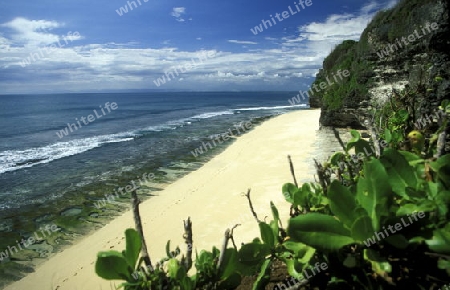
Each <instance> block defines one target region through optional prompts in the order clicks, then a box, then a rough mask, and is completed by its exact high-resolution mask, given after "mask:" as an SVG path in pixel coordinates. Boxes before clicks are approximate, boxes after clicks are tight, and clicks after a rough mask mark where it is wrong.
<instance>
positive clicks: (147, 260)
mask: <svg viewBox="0 0 450 290" xmlns="http://www.w3.org/2000/svg"><path fill="white" fill-rule="evenodd" d="M131 199H132V205H133V216H134V224H135V226H136V230H137V231H138V233H139V235H140V236H141V240H142V249H141V253H142V254H141V256H142V259H143V260H144V262H145V265H146V266H147V268H148V269H149V270H150V271H153V266H152V261H151V260H150V256H149V254H148V251H147V244H146V242H145V238H144V230H143V229H142V221H141V215H140V213H139V204H140V203H141V201H140V200H139V199H138V197H137V194H136V190H133V191H132V192H131Z"/></svg>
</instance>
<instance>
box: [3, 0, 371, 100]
mask: <svg viewBox="0 0 450 290" xmlns="http://www.w3.org/2000/svg"><path fill="white" fill-rule="evenodd" d="M376 9H377V7H376V6H374V4H373V3H372V2H371V3H369V4H367V5H365V6H364V7H363V8H361V10H360V11H359V13H355V14H341V15H337V14H334V15H330V16H329V17H328V18H326V19H325V20H324V21H323V22H312V23H309V24H306V25H303V26H300V27H299V30H298V34H297V35H293V36H290V37H284V38H281V37H280V38H274V37H272V38H268V37H266V38H265V39H264V40H263V41H261V42H264V44H266V43H267V42H269V41H270V42H272V44H271V47H270V48H261V46H259V45H258V43H257V42H253V41H245V40H235V39H230V40H227V41H228V42H229V43H236V44H245V45H250V44H251V45H252V48H251V49H247V50H245V51H242V52H229V51H223V50H221V49H216V50H205V51H200V50H199V51H184V50H180V49H178V48H177V47H175V46H174V45H173V44H170V42H169V40H167V42H166V45H167V46H169V45H170V46H171V47H163V48H157V49H156V48H151V47H142V46H139V44H138V43H90V44H84V45H81V44H77V42H72V43H71V44H70V45H67V46H65V47H62V48H60V47H57V48H56V49H55V50H54V51H53V52H52V53H51V54H48V55H45V57H43V58H40V59H38V60H36V61H34V62H33V63H31V64H30V65H29V66H27V67H21V65H20V63H21V61H22V60H23V59H25V58H27V57H29V56H30V54H33V53H37V52H38V51H37V48H36V47H37V46H30V45H29V44H31V43H34V45H37V43H36V42H37V41H38V40H39V39H41V38H40V37H41V36H44V38H43V39H44V40H41V42H40V43H39V45H41V46H42V45H48V44H51V43H54V41H55V40H59V39H60V38H61V37H60V36H58V35H56V34H55V33H54V32H53V31H56V30H59V29H60V28H61V26H62V24H61V23H57V22H54V21H48V20H26V19H15V20H13V21H11V22H8V23H5V24H2V27H7V28H8V29H11V31H12V32H13V33H11V34H7V33H2V34H0V48H1V49H2V53H1V54H0V68H2V70H0V74H2V75H5V76H17V75H20V79H26V80H27V82H26V85H24V83H23V82H19V81H17V82H12V81H2V80H1V79H2V78H1V76H2V75H0V86H2V92H3V93H8V92H24V91H25V92H32V91H35V90H44V89H45V88H51V89H53V90H63V91H65V90H73V91H77V90H78V91H80V90H102V89H155V88H156V87H155V85H154V83H153V81H154V80H156V79H157V78H159V77H161V76H163V75H164V74H165V72H167V71H168V70H171V69H173V68H176V67H179V66H185V65H187V64H190V63H192V59H194V60H197V65H196V66H194V67H192V68H191V69H190V70H188V71H186V72H185V73H180V74H179V76H177V79H178V80H179V81H171V82H168V83H166V84H165V85H164V86H163V87H161V88H164V89H183V90H184V89H188V90H189V89H192V90H197V89H204V90H208V89H211V90H214V89H227V88H230V87H233V88H241V87H239V86H242V87H244V86H246V87H245V88H262V85H267V86H271V88H277V87H278V88H280V87H282V88H289V89H304V87H303V86H304V83H307V82H308V80H310V79H311V76H315V74H316V73H317V71H318V69H319V68H320V67H321V66H322V62H323V59H324V57H325V56H327V55H328V54H329V52H330V51H331V50H332V49H333V47H334V46H335V45H336V44H338V43H340V42H341V41H342V40H345V39H358V38H359V36H360V34H361V32H362V30H363V29H364V27H366V24H367V22H369V21H370V19H371V18H372V16H373V14H374V12H375V10H376ZM185 11H186V9H185V8H184V7H175V8H174V9H173V11H172V16H174V17H175V18H182V16H183V15H184V14H185ZM20 23H21V24H23V25H19V24H20ZM52 29H53V31H52ZM8 32H9V31H8ZM36 34H38V35H36ZM40 34H43V35H40ZM38 36H39V37H38ZM201 39H202V38H201V37H198V38H197V40H201ZM19 40H20V41H19ZM42 41H43V42H42ZM25 44H27V45H25ZM3 48H6V49H3ZM201 53H209V55H210V57H208V58H206V59H204V60H203V61H198V59H199V58H198V57H199V54H201ZM56 75H57V76H58V77H56V78H55V76H56ZM181 79H182V81H180V80H181ZM235 85H236V87H234V86H235ZM299 86H301V87H299ZM297 87H298V88H297ZM27 90H28V91H27Z"/></svg>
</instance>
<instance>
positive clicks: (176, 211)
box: [4, 110, 320, 290]
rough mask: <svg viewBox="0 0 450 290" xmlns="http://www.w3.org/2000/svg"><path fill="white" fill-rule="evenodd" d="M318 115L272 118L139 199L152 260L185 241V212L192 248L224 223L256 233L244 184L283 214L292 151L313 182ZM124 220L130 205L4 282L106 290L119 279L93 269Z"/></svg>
mask: <svg viewBox="0 0 450 290" xmlns="http://www.w3.org/2000/svg"><path fill="white" fill-rule="evenodd" d="M319 115H320V110H299V111H294V112H289V113H286V114H282V115H279V116H276V117H273V118H271V119H269V120H268V121H265V122H263V123H262V124H259V125H258V126H256V127H255V128H253V129H252V130H251V131H249V132H247V133H246V134H244V135H242V136H239V138H237V140H236V141H235V142H233V143H232V144H230V145H229V146H227V147H226V148H225V149H224V150H223V151H221V152H219V153H218V154H217V155H216V156H214V157H212V159H210V160H209V161H207V162H206V163H205V164H203V166H201V167H200V168H198V169H197V170H195V171H192V172H190V173H188V174H187V175H185V176H183V177H181V178H180V179H178V180H177V181H175V182H173V183H172V184H170V185H167V186H166V187H165V188H164V189H163V190H162V191H159V192H157V194H156V195H155V196H153V197H152V198H150V199H147V200H146V201H145V202H143V203H142V204H141V207H140V210H141V215H142V221H143V226H144V234H145V235H146V237H147V244H148V247H149V253H150V256H151V258H152V260H153V261H158V260H159V259H160V258H162V257H163V254H164V252H165V251H164V247H165V244H166V242H167V240H171V244H172V245H179V246H181V247H183V245H184V241H183V239H182V234H183V220H186V219H187V218H188V217H190V218H191V220H192V223H193V235H194V248H196V249H197V250H201V249H208V250H210V248H211V247H212V246H213V245H216V246H219V245H220V244H221V242H222V238H223V234H224V232H225V230H226V229H227V228H230V227H232V226H233V225H234V224H237V223H240V224H242V225H241V226H240V227H238V228H237V229H236V230H235V239H236V242H237V243H240V242H248V241H249V240H250V239H251V238H253V237H256V236H259V232H258V227H257V226H255V222H254V220H253V217H252V215H251V212H250V210H249V209H248V203H247V201H246V199H245V198H244V197H242V196H241V193H243V192H245V191H246V190H247V189H248V188H251V189H252V201H253V203H254V206H255V210H256V211H257V213H258V215H261V216H264V215H268V214H270V206H269V202H270V201H271V200H272V201H273V202H274V203H275V205H276V206H277V207H278V208H279V209H280V214H281V217H282V220H286V219H287V217H288V211H286V210H283V208H284V207H285V206H286V205H287V202H285V201H284V198H283V196H282V194H281V186H282V185H283V184H284V183H286V182H291V179H292V177H291V176H290V172H289V166H288V163H287V157H286V156H287V155H288V154H289V155H291V157H292V159H293V161H294V165H295V172H296V175H297V178H298V180H310V181H313V176H312V175H311V174H310V172H311V170H310V169H311V167H312V166H313V163H312V158H311V155H312V154H313V153H314V150H315V149H314V142H315V135H316V131H317V130H318V129H319V125H318V124H319V122H318V119H319ZM268 144H270V146H267V145H268ZM268 175H270V176H271V177H270V178H267V176H268ZM230 217H231V218H230ZM129 227H134V222H133V217H132V214H131V212H130V211H127V212H125V213H123V214H122V215H120V216H118V217H116V218H114V219H113V220H112V221H110V222H109V223H108V224H106V225H105V226H103V227H102V228H100V229H98V230H96V231H94V232H93V233H91V234H90V235H88V236H86V237H84V238H81V239H79V240H78V241H77V243H75V244H74V245H72V246H70V247H68V248H66V249H65V250H63V251H62V252H59V253H56V254H54V255H53V256H52V257H50V259H49V260H47V261H44V262H42V263H41V264H40V265H39V266H38V267H37V269H36V271H35V272H34V273H30V274H29V275H27V276H26V277H25V278H23V279H21V280H20V281H17V282H13V283H12V284H9V285H8V286H6V288H4V289H7V290H12V289H32V288H36V287H37V288H38V289H68V290H69V289H70V290H73V289H110V287H111V285H113V284H115V285H118V284H119V283H120V282H119V281H117V282H116V281H106V280H103V279H101V278H99V277H97V276H96V274H95V271H94V264H95V260H96V254H97V253H98V252H99V251H104V250H110V249H114V250H118V251H121V250H122V249H123V248H124V247H125V245H124V240H123V237H124V231H125V229H126V228H129Z"/></svg>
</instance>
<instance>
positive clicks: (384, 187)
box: [356, 159, 391, 231]
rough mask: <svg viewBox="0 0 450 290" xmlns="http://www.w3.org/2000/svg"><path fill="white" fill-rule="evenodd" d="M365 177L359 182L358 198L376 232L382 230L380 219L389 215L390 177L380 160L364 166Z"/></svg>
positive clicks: (374, 160)
mask: <svg viewBox="0 0 450 290" xmlns="http://www.w3.org/2000/svg"><path fill="white" fill-rule="evenodd" d="M364 175H365V176H364V177H361V178H360V179H359V180H358V184H357V194H356V197H357V199H358V201H359V204H360V205H361V206H362V207H363V208H364V209H365V210H366V211H367V213H368V215H369V217H370V218H371V220H372V226H373V229H374V230H375V231H378V230H379V229H380V219H381V217H382V216H387V215H388V214H389V212H388V208H389V205H390V203H391V187H390V186H389V177H388V175H387V173H386V170H385V169H384V167H383V165H382V164H381V162H380V161H379V160H378V159H372V160H371V161H368V162H366V163H365V164H364Z"/></svg>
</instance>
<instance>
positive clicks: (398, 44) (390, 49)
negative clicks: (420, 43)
mask: <svg viewBox="0 0 450 290" xmlns="http://www.w3.org/2000/svg"><path fill="white" fill-rule="evenodd" d="M438 28H439V25H438V24H437V23H436V22H433V23H431V24H430V23H427V25H425V27H422V28H421V32H422V34H421V35H420V34H419V31H417V29H416V30H414V32H413V33H412V34H410V35H408V37H405V36H403V37H401V38H400V39H398V38H397V39H396V40H395V44H389V45H386V46H385V47H384V49H381V50H380V51H378V52H377V55H378V57H379V58H385V57H388V56H389V55H390V54H391V53H394V52H396V51H397V50H399V49H403V46H402V43H403V45H405V46H408V45H409V44H410V43H412V42H414V41H417V40H419V39H421V38H422V37H424V36H425V35H427V34H428V33H431V32H432V31H434V30H437V29H438Z"/></svg>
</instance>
